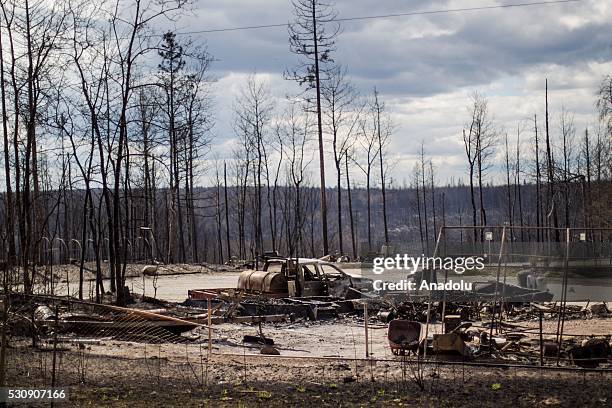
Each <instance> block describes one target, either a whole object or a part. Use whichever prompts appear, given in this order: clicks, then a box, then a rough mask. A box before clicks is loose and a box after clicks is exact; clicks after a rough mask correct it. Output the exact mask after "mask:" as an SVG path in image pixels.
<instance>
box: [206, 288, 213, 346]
mask: <svg viewBox="0 0 612 408" xmlns="http://www.w3.org/2000/svg"><path fill="white" fill-rule="evenodd" d="M211 303H212V301H211V299H210V297H209V298H207V299H206V304H207V305H208V355H209V356H210V355H211V354H212V327H211V323H212V305H211Z"/></svg>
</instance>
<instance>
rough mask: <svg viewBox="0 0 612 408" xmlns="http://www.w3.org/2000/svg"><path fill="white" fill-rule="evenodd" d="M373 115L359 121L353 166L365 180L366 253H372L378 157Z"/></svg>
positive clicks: (376, 133) (370, 113) (371, 113)
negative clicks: (357, 150)
mask: <svg viewBox="0 0 612 408" xmlns="http://www.w3.org/2000/svg"><path fill="white" fill-rule="evenodd" d="M373 113H374V112H373V111H370V112H369V114H368V115H367V116H366V117H364V118H362V119H360V120H359V144H360V146H361V157H360V158H359V159H357V160H355V164H356V165H357V167H359V169H360V170H361V171H362V172H363V174H364V176H365V179H366V205H367V218H368V222H367V232H368V251H372V168H373V166H374V163H375V161H376V158H377V157H378V146H377V141H378V132H377V126H376V116H375V115H373Z"/></svg>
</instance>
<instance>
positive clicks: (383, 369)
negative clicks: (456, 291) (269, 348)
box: [7, 265, 612, 407]
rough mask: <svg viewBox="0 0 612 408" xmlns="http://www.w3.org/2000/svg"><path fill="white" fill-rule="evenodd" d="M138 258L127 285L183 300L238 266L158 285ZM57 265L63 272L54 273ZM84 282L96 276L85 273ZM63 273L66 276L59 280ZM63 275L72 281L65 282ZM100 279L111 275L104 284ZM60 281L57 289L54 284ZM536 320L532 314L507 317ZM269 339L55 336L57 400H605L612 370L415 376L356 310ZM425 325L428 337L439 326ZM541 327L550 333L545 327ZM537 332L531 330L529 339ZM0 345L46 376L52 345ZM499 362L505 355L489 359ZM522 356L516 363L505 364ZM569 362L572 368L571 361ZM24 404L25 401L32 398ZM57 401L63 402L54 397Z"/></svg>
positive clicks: (571, 328)
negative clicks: (63, 339) (65, 339)
mask: <svg viewBox="0 0 612 408" xmlns="http://www.w3.org/2000/svg"><path fill="white" fill-rule="evenodd" d="M142 266H143V265H130V266H129V267H128V273H127V275H128V280H127V284H128V286H129V287H130V289H131V290H132V292H134V293H137V294H140V293H146V295H147V296H152V294H153V293H155V295H156V297H157V298H158V299H160V298H161V299H166V300H170V301H174V302H180V301H182V300H184V299H185V298H186V297H187V290H188V289H192V288H215V287H233V286H235V283H236V282H237V278H238V274H239V270H236V269H233V268H229V267H224V266H210V265H171V266H167V267H163V268H161V267H160V269H159V273H160V276H158V277H157V278H156V279H155V281H154V280H153V278H151V277H143V276H142V273H141V271H142ZM62 268H63V269H62ZM54 272H55V273H57V277H58V278H59V277H61V276H62V275H65V276H66V278H64V279H58V281H60V286H59V287H62V284H63V287H64V288H65V290H67V288H70V293H71V294H72V293H75V286H74V285H75V281H76V280H78V266H74V265H71V266H62V267H60V268H58V270H54ZM88 274H89V275H90V276H89V275H88V277H86V278H88V279H89V280H88V281H87V282H88V283H87V284H86V286H85V287H86V288H87V287H89V286H87V285H90V284H91V282H92V281H91V279H93V273H89V272H88ZM61 281H63V282H61ZM66 281H67V282H68V283H69V284H68V285H66ZM106 282H108V281H106ZM56 288H58V287H56ZM513 323H514V324H517V325H520V326H521V327H523V328H525V327H528V328H533V329H537V328H538V320H537V319H533V320H527V321H525V320H522V321H520V322H513ZM543 329H544V330H543V331H544V333H545V337H548V338H553V337H554V336H553V335H552V333H554V332H555V331H556V329H557V320H556V319H553V318H549V319H545V320H544V323H543ZM262 331H263V333H264V334H265V336H266V337H268V338H272V339H273V340H274V343H275V344H274V347H275V348H276V349H277V350H278V351H279V352H280V356H262V355H261V354H260V350H261V348H262V346H261V345H257V344H249V343H243V337H244V336H245V335H253V336H257V335H258V333H259V328H258V326H257V325H249V324H222V325H217V326H215V330H214V334H213V354H212V355H208V353H207V342H206V339H207V335H208V331H207V330H206V329H205V328H197V329H195V330H194V331H192V332H191V333H189V336H190V337H191V338H193V339H195V341H194V342H191V343H188V344H167V343H165V344H145V343H137V342H127V341H118V340H115V339H110V338H102V339H88V341H79V340H77V341H76V342H75V343H61V344H60V346H59V347H58V350H59V351H58V354H57V357H58V359H57V372H56V379H57V380H56V384H57V385H58V386H66V387H69V390H70V403H66V404H64V405H65V406H99V405H104V406H118V407H152V406H155V407H156V406H160V407H162V406H163V407H166V406H215V407H216V406H227V407H250V406H266V407H267V406H273V407H276V406H278V407H281V406H282V407H287V406H334V407H336V406H366V405H368V406H385V407H386V406H427V407H429V406H434V407H461V406H466V407H467V406H474V405H475V404H477V405H480V406H483V407H519V406H520V407H523V406H525V407H534V406H535V407H544V406H562V407H566V406H567V407H576V406H593V407H605V406H611V405H612V372H611V371H607V372H584V371H582V372H580V371H550V370H542V369H539V368H536V367H534V368H516V367H514V368H495V367H477V366H470V365H466V364H461V363H458V362H456V363H457V364H455V365H450V366H449V365H442V364H436V363H435V362H433V363H430V364H427V365H424V366H423V369H422V380H417V379H416V378H415V375H416V374H417V373H418V372H419V370H418V369H417V366H416V364H415V363H402V361H401V358H400V357H395V356H393V355H392V353H391V351H390V349H389V347H388V340H387V326H386V324H384V323H382V322H378V321H376V319H375V318H373V319H372V321H371V324H370V330H369V332H368V352H369V357H370V358H372V359H376V360H379V361H374V360H367V361H366V360H365V359H364V358H365V356H366V354H365V353H366V341H365V331H364V321H363V316H359V315H353V316H346V317H342V318H334V319H329V320H324V321H315V322H312V321H306V320H299V321H295V322H284V323H267V324H264V325H263V326H262ZM440 331H441V327H440V326H439V325H437V324H432V325H431V326H430V328H429V333H430V334H432V333H436V332H440ZM564 332H565V333H566V336H567V338H571V337H572V335H584V334H591V335H603V336H609V335H611V334H612V319H610V318H593V317H589V318H588V319H586V318H575V319H571V320H568V321H566V322H565V326H564ZM546 333H548V334H546ZM536 336H537V330H534V334H533V335H532V337H534V338H535V337H536ZM11 345H12V348H11V349H10V350H9V353H8V356H7V357H8V358H7V361H8V367H7V368H8V372H7V374H8V377H7V378H8V383H9V385H13V386H19V387H22V388H23V387H42V386H49V385H50V384H51V376H52V374H51V372H52V356H53V353H52V351H51V350H52V345H51V344H44V343H43V344H41V345H40V346H39V347H38V348H32V347H31V343H30V341H28V340H26V339H14V341H12V342H11ZM494 362H501V361H494ZM507 362H509V363H514V364H517V363H525V361H524V360H516V361H507ZM574 368H575V367H574ZM31 405H32V404H30V403H29V404H28V406H31ZM59 405H60V406H61V404H59Z"/></svg>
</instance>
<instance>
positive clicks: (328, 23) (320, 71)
mask: <svg viewBox="0 0 612 408" xmlns="http://www.w3.org/2000/svg"><path fill="white" fill-rule="evenodd" d="M292 4H293V13H294V17H295V20H294V22H293V23H292V24H289V47H290V49H291V52H293V53H295V54H297V55H298V56H300V57H301V61H300V64H299V65H298V67H297V68H295V69H293V70H290V71H288V72H286V77H287V78H289V79H292V80H295V81H297V82H298V83H299V84H300V85H302V86H304V87H305V90H306V92H307V93H310V91H314V92H315V100H314V106H315V113H316V117H317V134H318V142H319V173H320V183H321V186H320V188H321V210H320V211H321V231H322V234H323V253H324V254H325V255H327V254H328V253H329V242H328V225H327V199H326V191H325V149H324V144H323V118H322V116H323V115H322V108H321V84H322V82H323V81H325V80H326V79H327V78H326V77H327V73H328V65H329V64H330V63H333V60H332V58H331V53H332V52H333V51H334V49H335V39H336V37H337V36H338V33H339V32H340V25H339V24H338V23H337V22H336V16H337V13H336V12H335V11H334V10H333V8H332V7H331V5H330V4H328V3H326V2H324V1H323V0H293V1H292ZM306 100H307V103H308V105H311V101H312V98H310V97H307V98H306Z"/></svg>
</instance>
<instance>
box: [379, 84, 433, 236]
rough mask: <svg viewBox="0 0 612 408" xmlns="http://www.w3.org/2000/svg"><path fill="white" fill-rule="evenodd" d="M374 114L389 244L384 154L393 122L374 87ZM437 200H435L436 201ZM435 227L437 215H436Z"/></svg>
mask: <svg viewBox="0 0 612 408" xmlns="http://www.w3.org/2000/svg"><path fill="white" fill-rule="evenodd" d="M372 114H373V115H375V117H376V139H377V143H378V160H379V165H380V192H381V195H382V207H383V226H384V232H385V245H387V246H388V245H389V225H388V222H387V221H388V220H387V171H386V168H385V161H384V157H383V156H384V155H385V153H386V148H387V146H388V145H389V141H390V140H389V136H390V134H391V124H390V120H389V118H388V117H387V116H386V114H385V104H384V103H382V102H381V101H380V99H379V96H378V91H377V90H376V88H374V101H373V105H372ZM432 183H433V168H432ZM432 194H433V190H432ZM434 202H435V201H434ZM434 229H435V217H434Z"/></svg>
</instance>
